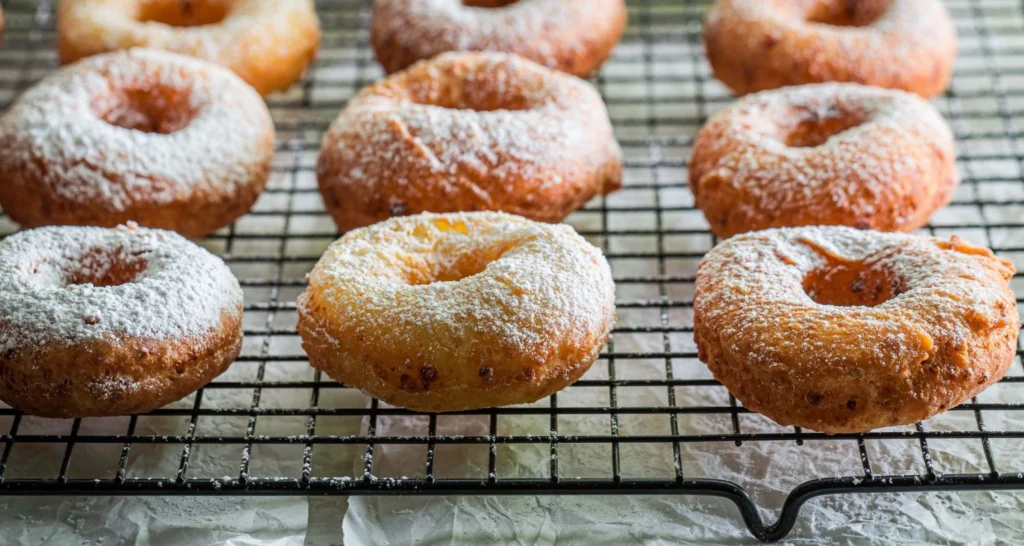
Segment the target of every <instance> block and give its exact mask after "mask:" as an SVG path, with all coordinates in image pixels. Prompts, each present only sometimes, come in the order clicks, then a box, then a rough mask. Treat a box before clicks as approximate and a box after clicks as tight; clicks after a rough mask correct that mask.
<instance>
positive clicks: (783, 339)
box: [694, 226, 1020, 433]
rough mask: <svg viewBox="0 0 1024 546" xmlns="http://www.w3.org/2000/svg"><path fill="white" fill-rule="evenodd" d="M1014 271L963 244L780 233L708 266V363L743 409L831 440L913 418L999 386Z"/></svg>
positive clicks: (703, 330)
mask: <svg viewBox="0 0 1024 546" xmlns="http://www.w3.org/2000/svg"><path fill="white" fill-rule="evenodd" d="M1014 272H1015V269H1014V267H1013V265H1012V264H1011V263H1010V262H1008V261H1007V260H1004V259H1000V258H997V257H995V256H994V255H993V254H992V252H991V251H989V250H988V249H985V248H979V247H975V246H972V245H970V244H967V243H965V242H963V241H962V240H960V239H958V238H956V237H954V238H952V239H951V240H942V239H935V238H930V237H921V236H915V235H908V234H902V233H880V232H872V231H861V230H856V229H852V228H847V227H838V226H837V227H803V228H783V229H770V230H765V231H759V232H753V233H746V234H743V235H738V236H736V237H733V238H731V239H728V240H727V241H725V242H723V243H721V244H720V245H718V246H716V247H715V248H714V249H713V250H712V251H711V252H709V253H708V254H707V256H705V258H704V259H703V260H702V261H701V264H700V266H699V268H698V271H697V281H696V288H695V290H696V291H695V294H694V339H695V340H696V342H697V347H698V356H699V357H700V359H701V360H702V361H704V362H705V363H707V365H708V368H709V369H710V370H711V372H712V373H713V374H714V376H715V378H716V379H718V380H719V381H721V382H722V384H723V385H725V386H726V387H727V388H728V389H729V392H731V393H732V394H733V395H735V396H736V398H737V399H739V400H740V401H741V402H743V405H744V406H745V407H747V408H749V409H750V410H752V411H757V412H760V413H762V414H764V415H766V416H768V417H770V418H771V419H773V420H775V421H776V422H778V423H779V424H781V425H784V426H785V425H795V426H800V427H805V428H809V429H812V430H820V431H824V432H827V433H853V432H864V431H868V430H871V429H875V428H880V427H887V426H894V425H902V424H910V423H915V422H917V421H921V420H924V419H927V418H928V417H930V416H932V415H934V414H936V413H940V412H943V411H946V410H948V409H950V408H952V407H955V406H957V405H959V404H961V403H963V402H964V401H965V400H968V399H970V398H971V397H972V396H975V395H976V394H978V393H979V392H981V391H982V390H984V389H985V388H986V387H988V386H989V385H991V384H993V383H995V382H996V381H999V379H1000V378H1002V377H1003V375H1004V374H1005V373H1006V372H1007V370H1008V369H1009V367H1010V365H1011V364H1012V363H1013V358H1014V354H1015V352H1016V349H1017V335H1018V331H1019V330H1020V319H1019V316H1018V312H1017V308H1016V300H1015V297H1014V295H1013V292H1011V291H1010V288H1009V281H1010V279H1011V278H1012V277H1013V274H1014Z"/></svg>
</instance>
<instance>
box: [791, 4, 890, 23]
mask: <svg viewBox="0 0 1024 546" xmlns="http://www.w3.org/2000/svg"><path fill="white" fill-rule="evenodd" d="M890 4H892V0H819V1H818V2H814V3H812V4H811V5H810V6H809V8H808V10H807V12H806V13H805V14H804V20H806V21H807V22H809V23H817V24H820V25H829V26H833V27H866V26H870V25H871V24H873V23H875V22H876V21H878V20H879V19H881V18H882V16H883V15H885V12H886V10H888V9H889V6H890Z"/></svg>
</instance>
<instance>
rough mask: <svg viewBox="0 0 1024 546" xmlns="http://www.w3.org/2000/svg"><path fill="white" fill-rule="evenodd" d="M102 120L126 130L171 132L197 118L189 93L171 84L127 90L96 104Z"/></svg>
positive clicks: (94, 105)
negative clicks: (170, 85) (169, 85)
mask: <svg viewBox="0 0 1024 546" xmlns="http://www.w3.org/2000/svg"><path fill="white" fill-rule="evenodd" d="M93 111H94V112H95V114H96V115H97V116H99V118H100V119H102V120H103V121H105V122H107V123H109V124H111V125H114V126H116V127H121V128H124V129H133V130H136V131H142V132H144V133H158V134H164V135H169V134H171V133H174V132H177V131H180V130H181V129H184V128H185V127H186V126H188V124H189V123H191V122H192V120H193V119H194V118H195V115H196V112H195V109H194V108H193V106H192V104H191V101H190V97H189V95H188V93H187V92H185V91H183V90H181V89H174V88H171V87H166V86H164V87H153V88H146V89H124V90H121V91H120V92H116V93H113V94H111V95H109V96H106V97H103V98H102V99H100V100H97V101H95V102H94V103H93Z"/></svg>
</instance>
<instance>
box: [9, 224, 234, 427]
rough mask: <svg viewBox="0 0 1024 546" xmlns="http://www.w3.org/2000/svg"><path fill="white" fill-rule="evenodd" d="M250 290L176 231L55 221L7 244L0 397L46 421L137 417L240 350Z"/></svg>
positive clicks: (182, 392)
mask: <svg viewBox="0 0 1024 546" xmlns="http://www.w3.org/2000/svg"><path fill="white" fill-rule="evenodd" d="M241 343H242V290H241V288H240V287H239V285H238V281H237V280H236V279H235V277H234V276H233V275H232V274H231V271H230V270H229V269H228V267H227V266H226V265H225V264H224V262H222V261H221V260H220V259H218V258H217V257H215V256H213V255H212V254H210V253H209V252H207V251H205V250H203V249H202V248H200V247H198V246H196V245H195V244H193V243H191V242H189V241H188V240H186V239H184V238H182V237H181V236H179V235H177V234H175V233H171V232H168V231H159V230H148V229H142V228H137V227H136V226H134V225H131V226H127V227H118V228H116V229H105V228H92V227H46V228H39V229H35V230H30V231H23V232H20V233H18V234H15V235H11V236H9V237H7V238H5V239H4V240H2V241H0V399H2V400H3V401H4V402H6V403H7V404H10V405H11V406H12V407H14V408H16V409H19V410H22V411H25V412H27V413H32V414H35V415H43V416H48V417H85V416H100V415H118V414H126V413H140V412H146V411H150V410H152V409H155V408H158V407H160V406H163V405H165V404H167V403H169V402H173V401H175V400H178V399H180V398H182V397H184V396H187V395H188V394H189V393H191V392H193V391H195V390H196V389H198V388H200V387H202V386H203V385H205V384H207V383H208V382H209V381H210V380H212V379H213V378H214V377H216V376H217V375H219V374H220V373H221V372H223V371H224V370H225V369H227V367H228V366H229V365H230V364H231V363H232V362H233V361H234V359H235V357H237V356H238V353H239V350H240V349H241Z"/></svg>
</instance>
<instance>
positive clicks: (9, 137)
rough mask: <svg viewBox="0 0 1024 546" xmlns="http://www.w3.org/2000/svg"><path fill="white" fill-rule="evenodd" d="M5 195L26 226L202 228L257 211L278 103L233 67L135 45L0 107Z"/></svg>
mask: <svg viewBox="0 0 1024 546" xmlns="http://www.w3.org/2000/svg"><path fill="white" fill-rule="evenodd" d="M0 150H3V151H4V152H3V153H2V154H0V206H2V207H3V208H4V210H5V211H6V212H7V214H8V215H9V216H10V217H11V219H13V220H14V221H15V222H18V223H19V224H21V225H23V226H26V227H36V226H44V225H54V224H60V225H67V224H71V225H94V226H105V227H112V226H116V225H119V224H122V223H125V222H128V221H136V222H138V223H139V224H142V225H144V226H147V227H153V228H161V229H169V230H173V231H177V232H178V233H181V234H182V235H185V236H187V237H201V236H203V235H207V234H209V233H211V232H213V231H215V230H217V229H219V228H221V227H223V226H226V225H230V224H231V223H232V222H234V221H235V219H237V218H238V217H240V216H242V215H243V214H245V213H246V212H248V211H249V208H250V207H251V206H252V204H253V203H254V202H255V201H256V198H257V197H259V195H260V193H261V192H262V191H263V188H264V186H266V182H267V178H268V176H269V175H270V162H271V158H272V156H273V153H274V126H273V123H272V121H271V119H270V112H269V111H268V110H267V107H266V105H265V104H264V103H263V100H262V98H260V96H259V95H257V94H256V93H255V92H254V91H253V90H252V88H251V87H249V86H248V85H246V84H245V82H243V81H242V80H241V79H239V78H238V77H237V76H235V75H234V74H232V73H231V72H230V71H228V70H226V69H224V68H222V67H220V66H217V65H214V64H211V63H208V62H205V61H201V60H198V59H193V58H190V57H185V56H182V55H176V54H173V53H166V52H163V51H156V50H144V49H134V50H129V51H121V52H116V53H108V54H105V55H99V56H96V57H90V58H88V59H84V60H82V61H80V62H78V63H76V64H74V65H72V66H68V67H65V68H63V69H61V70H59V71H57V72H56V73H54V74H52V75H50V76H48V77H47V78H45V79H43V80H42V81H41V82H40V83H39V84H37V85H36V86H35V87H33V88H32V89H30V90H28V91H27V92H26V93H25V94H24V95H22V96H21V97H20V98H19V99H18V101H17V102H16V103H15V104H14V106H13V107H11V109H10V110H9V111H8V112H7V113H6V114H4V116H3V117H2V118H0Z"/></svg>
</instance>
